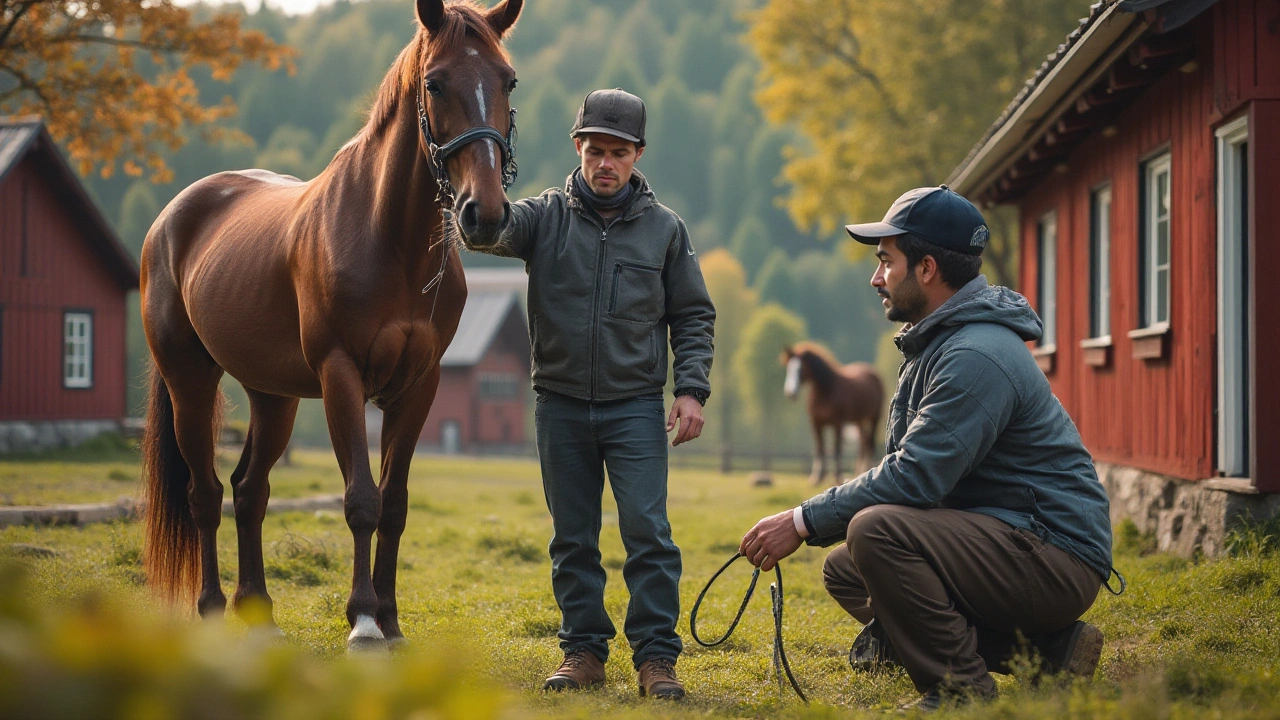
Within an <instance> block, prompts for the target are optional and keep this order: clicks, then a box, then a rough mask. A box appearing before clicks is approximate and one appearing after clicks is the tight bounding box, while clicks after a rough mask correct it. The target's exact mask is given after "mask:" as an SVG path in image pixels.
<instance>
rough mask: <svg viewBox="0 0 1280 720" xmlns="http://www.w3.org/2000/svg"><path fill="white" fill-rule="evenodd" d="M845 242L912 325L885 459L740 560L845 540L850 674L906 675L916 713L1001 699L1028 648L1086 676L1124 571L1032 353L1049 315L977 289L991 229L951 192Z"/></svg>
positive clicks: (774, 557)
mask: <svg viewBox="0 0 1280 720" xmlns="http://www.w3.org/2000/svg"><path fill="white" fill-rule="evenodd" d="M846 229H847V230H848V232H849V234H850V235H852V236H853V238H854V239H855V240H857V241H858V242H861V243H864V244H867V245H876V257H877V258H879V260H880V264H879V267H878V268H877V269H876V272H875V275H873V276H872V278H871V285H872V286H873V287H875V289H876V292H877V293H878V294H879V295H880V296H881V298H882V299H883V304H884V307H885V315H886V316H887V317H888V319H889V320H891V321H896V322H903V323H906V325H905V326H904V327H903V329H902V331H901V332H900V333H898V335H897V336H896V337H895V338H894V342H895V343H896V344H897V346H898V349H899V350H901V352H902V354H903V356H904V358H905V363H904V365H903V367H902V370H901V372H900V374H899V384H898V389H897V393H896V394H895V395H894V398H893V404H892V407H891V409H890V417H889V422H890V427H889V430H888V433H889V437H888V440H887V447H886V455H885V457H884V459H883V460H882V461H881V462H880V464H879V465H878V466H877V467H875V468H872V469H871V470H869V471H867V472H865V473H863V474H862V475H860V476H858V477H857V478H855V479H854V480H852V481H850V482H848V483H846V484H844V485H841V486H839V487H835V488H831V489H830V490H828V491H826V492H825V493H823V494H821V495H818V496H817V497H814V498H811V499H810V500H808V501H806V502H804V503H803V504H801V505H800V506H799V507H797V508H795V509H793V510H788V511H786V512H782V513H779V514H777V515H774V516H772V517H767V518H764V519H762V520H760V521H759V522H758V523H756V525H755V527H753V528H751V530H750V531H749V532H747V534H746V536H745V537H743V539H742V544H741V548H740V550H741V552H742V554H743V555H744V556H746V557H747V559H748V560H750V561H751V562H752V563H753V564H755V565H757V566H759V567H762V568H764V569H765V570H769V569H772V567H773V566H774V565H775V564H776V563H777V562H778V561H779V560H781V559H783V558H785V557H787V556H788V555H790V554H792V553H793V552H795V551H796V550H797V549H798V548H799V547H800V544H801V543H802V542H807V543H808V544H810V545H819V546H826V545H831V544H833V543H837V542H842V544H841V545H839V546H838V547H836V548H835V549H834V550H833V551H832V552H831V554H830V555H829V556H828V557H827V561H826V564H825V566H824V567H823V580H824V581H825V584H826V587H827V591H828V592H829V593H830V594H831V596H832V597H833V598H834V599H835V600H836V602H838V603H839V604H840V606H841V607H843V608H844V609H845V610H846V611H848V613H849V614H850V615H852V616H853V617H854V619H856V620H857V621H858V622H860V623H862V624H863V625H864V627H863V629H862V632H861V633H860V634H859V635H858V637H857V638H856V640H855V641H854V645H853V648H852V650H851V651H850V662H851V663H852V664H853V666H854V668H855V669H871V668H874V667H882V666H893V665H900V666H901V667H902V668H904V669H905V670H906V672H907V674H908V675H909V676H910V677H911V680H912V682H913V683H914V684H915V686H916V689H917V690H918V691H920V692H921V693H922V695H923V697H922V698H921V699H920V700H918V701H917V702H916V703H915V706H917V707H919V708H921V709H924V710H932V709H936V708H938V707H940V706H942V705H944V704H953V703H961V702H965V701H968V700H972V699H988V698H992V697H994V696H995V694H996V686H995V683H994V681H993V680H992V678H991V676H990V675H989V674H988V672H989V671H994V672H1008V671H1009V666H1008V662H1009V660H1010V659H1011V658H1013V657H1014V655H1015V654H1016V653H1017V652H1018V651H1019V649H1020V638H1025V639H1026V640H1027V641H1028V642H1029V643H1030V646H1031V647H1030V649H1032V650H1035V651H1037V652H1038V654H1039V656H1040V657H1041V659H1042V663H1043V664H1042V670H1043V671H1047V672H1051V673H1057V672H1065V673H1070V674H1075V675H1080V676H1091V675H1092V674H1093V672H1094V669H1095V668H1096V667H1097V664H1098V659H1099V656H1100V655H1101V652H1102V633H1101V632H1100V631H1099V630H1098V629H1097V628H1095V627H1093V626H1092V625H1089V624H1087V623H1084V622H1081V621H1080V620H1079V618H1080V616H1081V615H1083V614H1084V612H1085V611H1086V610H1088V609H1089V607H1090V606H1091V605H1092V604H1093V601H1094V599H1095V598H1096V597H1097V595H1098V592H1099V589H1100V587H1101V586H1102V585H1103V583H1104V582H1105V581H1107V580H1108V579H1109V578H1110V575H1111V573H1112V566H1111V526H1110V519H1109V508H1108V501H1107V495H1106V493H1105V492H1104V490H1103V488H1102V485H1101V483H1099V482H1098V477H1097V474H1096V472H1095V471H1094V467H1093V462H1092V460H1091V458H1090V456H1089V453H1088V451H1086V450H1085V448H1084V445H1083V444H1082V442H1081V440H1080V435H1079V433H1078V432H1077V431H1076V427H1075V425H1074V423H1072V421H1071V418H1070V417H1069V416H1068V415H1067V413H1066V411H1065V410H1064V409H1063V407H1062V405H1061V404H1060V403H1059V402H1058V400H1057V398H1055V397H1054V396H1053V393H1052V392H1051V390H1050V388H1049V383H1048V381H1047V380H1046V379H1045V376H1044V373H1042V372H1041V371H1040V369H1039V368H1038V367H1037V365H1036V362H1035V359H1034V358H1033V357H1032V356H1031V353H1030V351H1029V350H1028V349H1027V347H1026V345H1025V344H1024V343H1025V342H1026V341H1029V340H1036V339H1038V338H1039V337H1040V334H1041V329H1042V324H1041V322H1040V318H1039V317H1038V316H1037V315H1036V314H1035V312H1034V311H1033V310H1032V309H1031V308H1030V307H1029V306H1028V305H1027V302H1026V300H1025V299H1024V298H1023V297H1022V296H1021V295H1019V294H1017V293H1015V292H1013V291H1011V290H1009V289H1007V288H1003V287H998V286H988V285H987V280H986V278H985V277H983V276H982V275H979V273H978V271H979V268H980V267H981V264H982V257H981V254H982V250H983V248H984V247H985V246H986V244H987V238H988V231H987V226H986V223H985V221H984V220H983V218H982V215H981V213H979V212H978V209H977V208H976V207H974V206H973V205H972V204H970V203H969V201H967V200H965V199H964V198H963V197H961V196H959V195H957V194H956V193H954V192H952V191H951V190H950V189H948V188H947V187H946V186H945V185H944V186H942V187H938V188H918V189H915V190H911V191H910V192H908V193H906V194H905V195H903V196H902V197H900V198H898V200H897V201H896V202H895V203H894V204H893V207H891V208H890V209H889V212H888V214H887V215H886V216H885V218H884V220H883V221H882V222H878V223H867V224H863V225H850V226H848V227H847V228H846ZM1122 582H1123V581H1122Z"/></svg>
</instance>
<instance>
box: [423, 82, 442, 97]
mask: <svg viewBox="0 0 1280 720" xmlns="http://www.w3.org/2000/svg"><path fill="white" fill-rule="evenodd" d="M424 84H425V85H426V88H427V92H429V93H431V94H432V95H433V96H435V97H439V96H440V83H438V82H436V81H435V80H428V81H427V82H426V83H424Z"/></svg>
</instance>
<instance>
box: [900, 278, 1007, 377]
mask: <svg viewBox="0 0 1280 720" xmlns="http://www.w3.org/2000/svg"><path fill="white" fill-rule="evenodd" d="M986 289H987V278H986V276H985V275H979V276H978V277H976V278H974V279H972V280H970V281H969V282H967V283H965V285H964V287H962V288H960V289H959V290H957V291H956V294H955V295H952V296H951V297H950V298H948V299H947V301H946V302H944V303H942V305H940V306H938V309H936V310H934V311H933V312H931V313H929V314H928V315H926V316H925V318H924V319H923V320H921V321H920V322H918V323H916V324H914V325H906V326H904V327H903V328H902V330H901V331H900V332H899V333H898V334H897V335H894V336H893V343H894V344H895V345H897V346H898V350H900V351H901V352H902V354H903V355H905V356H906V357H907V358H913V357H915V356H916V355H919V354H920V353H921V352H923V351H924V349H925V348H927V347H929V343H931V342H933V339H934V338H935V337H937V335H938V333H939V332H941V330H942V329H943V328H944V327H947V326H948V325H951V324H952V323H949V322H948V320H950V319H951V316H952V315H954V314H955V311H956V309H957V308H959V307H961V306H962V305H964V304H965V303H967V302H969V301H970V300H972V299H973V298H974V297H976V296H977V295H978V294H980V293H981V292H983V291H984V290H986Z"/></svg>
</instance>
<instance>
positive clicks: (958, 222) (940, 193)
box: [844, 185, 991, 255]
mask: <svg viewBox="0 0 1280 720" xmlns="http://www.w3.org/2000/svg"><path fill="white" fill-rule="evenodd" d="M844 229H845V230H847V231H848V232H849V234H850V235H851V236H853V239H854V240H857V241H858V242H860V243H862V244H863V245H876V244H879V242H880V239H881V238H886V237H893V236H894V235H902V234H903V233H911V234H912V235H915V236H917V237H919V238H921V239H924V240H927V241H929V242H931V243H933V244H934V245H937V246H939V247H943V248H946V249H948V250H954V251H956V252H958V253H964V254H966V255H981V254H982V250H983V248H985V247H986V246H987V240H989V239H990V238H991V231H990V230H988V229H987V221H986V220H984V219H982V213H980V212H978V208H976V207H974V206H973V203H971V202H969V201H968V200H965V199H964V198H963V197H961V196H960V195H958V194H956V192H955V191H954V190H952V189H951V188H949V187H947V186H946V185H939V186H938V187H926V188H916V189H915V190H908V191H907V192H905V193H903V194H902V196H901V197H899V198H898V199H897V200H895V201H893V206H892V207H890V208H889V212H887V213H885V216H884V220H881V221H880V222H873V223H862V224H861V225H845V226H844Z"/></svg>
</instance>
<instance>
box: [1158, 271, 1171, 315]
mask: <svg viewBox="0 0 1280 720" xmlns="http://www.w3.org/2000/svg"><path fill="white" fill-rule="evenodd" d="M1168 319H1169V271H1168V270H1161V271H1159V272H1157V273H1156V322H1165V321H1167V320H1168Z"/></svg>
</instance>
